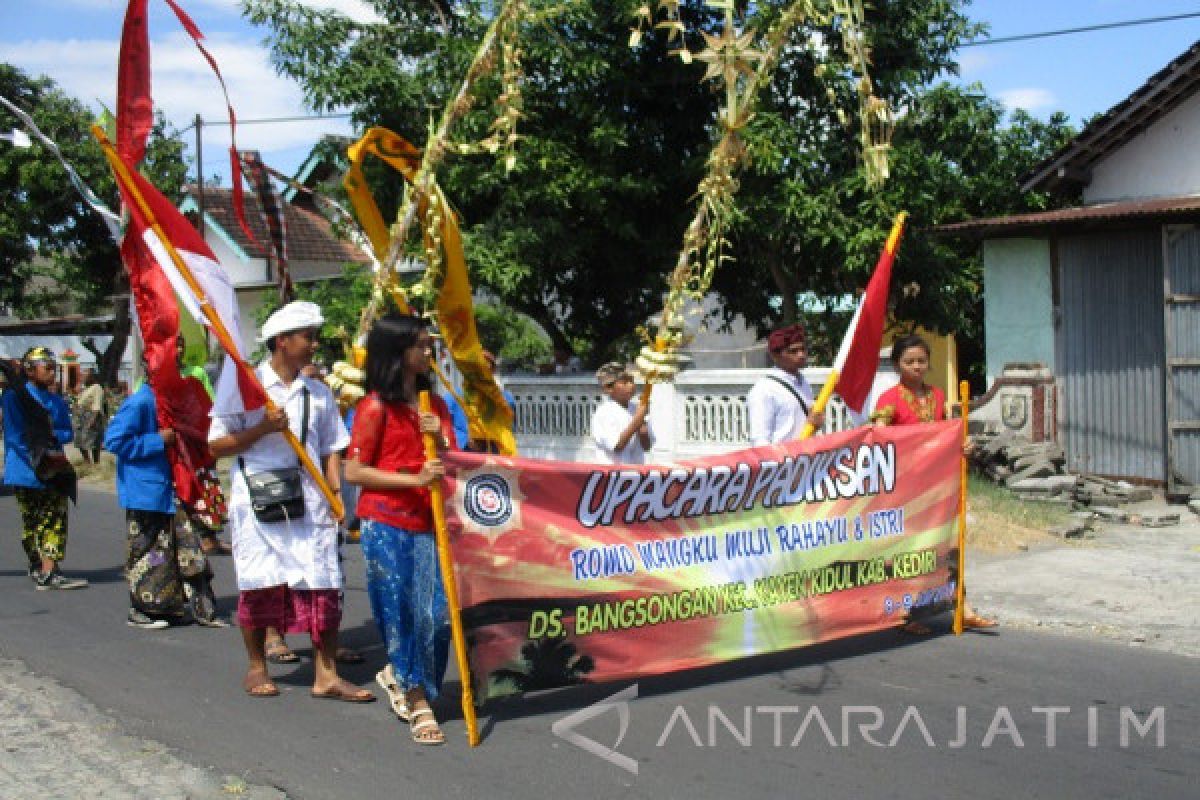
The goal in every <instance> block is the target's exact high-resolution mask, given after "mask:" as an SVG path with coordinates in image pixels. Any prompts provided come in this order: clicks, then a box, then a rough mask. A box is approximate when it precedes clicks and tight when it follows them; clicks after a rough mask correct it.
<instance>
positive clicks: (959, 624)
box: [954, 381, 971, 636]
mask: <svg viewBox="0 0 1200 800" xmlns="http://www.w3.org/2000/svg"><path fill="white" fill-rule="evenodd" d="M958 399H959V402H960V403H962V423H963V434H962V445H963V447H962V455H961V456H960V457H959V458H960V461H961V466H960V467H959V484H960V487H961V488H960V490H959V497H958V585H957V586H956V587H955V589H954V635H955V636H961V635H962V632H963V609H964V608H965V607H966V603H967V582H966V569H967V414H968V411H969V410H970V405H971V384H969V383H967V382H966V381H962V382H961V383H959V384H958Z"/></svg>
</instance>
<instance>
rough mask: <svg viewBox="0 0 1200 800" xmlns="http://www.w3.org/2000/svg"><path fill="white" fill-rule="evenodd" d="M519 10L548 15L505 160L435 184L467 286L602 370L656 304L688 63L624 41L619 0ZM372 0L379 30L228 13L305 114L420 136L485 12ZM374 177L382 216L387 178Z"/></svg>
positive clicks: (702, 128) (392, 186)
mask: <svg viewBox="0 0 1200 800" xmlns="http://www.w3.org/2000/svg"><path fill="white" fill-rule="evenodd" d="M533 4H534V5H539V6H551V5H554V6H560V7H562V9H563V11H562V13H558V14H555V15H553V16H550V17H548V18H546V19H545V20H544V21H543V22H541V23H539V24H535V25H531V26H530V27H529V29H528V31H527V34H528V35H527V36H526V38H525V40H524V42H523V46H524V69H525V72H526V74H527V75H528V76H529V80H528V82H527V84H526V86H525V89H524V97H523V113H524V114H525V118H524V120H523V121H522V125H521V128H520V134H521V135H522V137H524V138H523V141H522V142H521V145H520V149H519V154H518V161H517V165H516V168H515V169H514V170H513V171H512V172H511V173H506V171H505V169H504V167H503V166H502V165H499V164H497V163H494V162H493V161H491V160H490V159H487V158H483V157H469V158H459V159H456V160H454V161H453V162H452V163H451V164H449V165H448V167H447V168H446V169H445V170H444V171H443V173H442V175H441V182H442V185H443V186H444V187H445V188H446V191H447V194H448V196H449V197H450V199H451V201H452V202H453V203H455V204H456V205H457V209H458V211H459V212H460V213H461V216H462V219H463V231H464V235H465V239H466V241H465V245H466V248H467V258H468V263H469V264H470V269H471V273H472V276H473V282H474V283H475V285H476V286H477V287H480V288H486V289H487V290H488V291H489V292H490V293H491V294H493V295H495V296H496V297H499V298H501V299H502V301H503V303H504V304H505V305H506V306H508V307H510V308H512V309H514V310H516V311H519V312H521V313H523V314H525V315H527V316H529V317H530V318H532V319H533V320H535V321H536V322H537V323H538V324H539V325H540V326H541V327H542V328H543V329H544V330H545V331H546V332H547V333H548V334H549V336H550V338H551V340H552V341H553V344H554V346H555V347H558V348H562V349H565V350H569V351H573V352H576V353H579V354H580V355H581V356H583V357H585V358H589V359H590V360H593V361H598V360H604V359H607V358H609V357H614V356H616V355H618V354H628V353H629V352H630V351H631V350H632V349H633V347H634V344H635V343H634V338H633V331H634V329H635V328H636V327H637V325H639V324H640V323H642V322H643V321H644V320H645V318H646V317H647V316H649V315H650V314H652V313H653V312H655V311H656V310H657V309H658V307H660V306H661V300H660V293H661V292H662V291H663V288H664V283H663V275H664V274H665V273H666V271H667V268H668V266H669V265H670V264H671V263H672V262H673V260H674V256H675V253H676V251H677V250H678V247H679V241H680V236H681V233H682V231H683V226H684V225H685V223H686V220H687V218H688V216H689V215H690V210H689V209H688V207H687V199H688V197H690V196H691V194H692V193H693V192H694V191H695V187H696V181H697V180H698V179H699V176H700V174H701V166H702V160H703V157H704V156H705V155H706V152H707V147H708V141H709V134H708V131H707V129H706V126H707V124H708V123H709V121H710V119H711V113H712V109H713V107H714V103H713V99H712V98H711V97H710V96H709V95H708V93H707V92H706V91H704V90H702V89H701V88H700V87H699V85H698V83H697V73H696V68H695V67H688V66H686V65H683V64H681V63H680V62H679V60H678V59H673V58H670V57H668V55H667V54H666V52H665V49H664V48H661V47H642V48H639V49H636V50H631V49H630V48H629V47H628V46H627V42H628V39H629V25H630V22H631V19H632V18H631V16H630V15H629V12H630V11H631V10H632V8H633V4H632V3H631V2H629V0H588V1H587V2H555V3H547V2H543V3H533ZM372 5H373V6H374V7H375V8H376V10H377V11H378V12H379V13H380V14H381V15H382V16H383V17H385V18H386V19H387V20H388V22H389V23H390V24H389V25H387V26H378V27H363V28H359V27H358V26H355V25H354V24H353V23H350V22H349V21H348V20H346V19H345V18H344V17H340V16H338V15H336V14H330V13H327V12H319V11H313V10H311V9H305V8H300V7H296V6H293V5H291V4H289V3H287V2H285V1H284V0H248V1H247V2H245V3H244V6H245V8H246V9H247V12H248V16H249V17H250V19H251V20H252V21H254V22H256V23H259V24H263V25H266V26H267V27H268V28H269V30H270V36H269V42H270V45H271V48H272V53H273V58H274V63H275V65H276V67H277V68H278V69H279V70H280V71H281V72H282V73H284V74H286V75H289V76H292V77H294V78H296V79H297V80H298V81H299V82H300V84H301V85H302V86H303V88H304V91H305V97H306V101H307V103H308V104H309V105H310V106H311V107H313V108H314V109H330V108H334V107H339V106H349V107H350V108H351V109H352V110H353V113H354V119H355V122H356V124H358V125H360V126H363V127H366V126H369V125H383V126H386V127H389V128H391V129H392V130H394V131H396V132H397V133H400V134H401V135H404V136H406V137H407V138H409V139H410V140H412V141H414V142H415V143H417V144H421V143H422V142H423V140H424V132H425V130H426V126H427V125H428V124H429V118H430V115H431V113H433V114H436V113H437V110H438V109H440V108H441V107H442V106H443V105H444V104H445V102H446V100H447V97H448V95H449V94H450V93H451V92H453V91H454V90H455V89H456V88H457V85H458V83H459V81H460V80H461V78H462V76H463V74H464V73H465V71H466V66H467V63H468V62H469V59H470V57H471V55H472V54H473V52H474V49H475V47H476V45H477V44H478V41H479V40H480V38H481V36H482V33H483V30H484V29H485V27H486V24H487V21H488V13H489V12H490V10H491V9H490V8H488V6H489V5H490V4H485V3H478V2H453V3H446V4H445V5H446V6H448V7H452V11H453V13H451V14H446V15H443V14H442V13H440V12H439V11H438V9H437V8H436V7H435V4H431V3H429V2H428V0H391V1H390V2H382V1H379V2H374V3H372ZM444 21H448V22H449V26H448V27H445V26H444V25H443V22H444ZM496 88H497V87H496V86H494V85H488V86H485V87H484V93H483V94H484V96H482V97H481V98H480V102H479V103H478V104H477V107H476V110H475V111H474V112H472V114H471V115H470V116H469V117H468V118H467V120H466V121H465V124H464V126H463V128H462V131H461V136H459V137H458V138H461V139H470V138H472V137H474V138H479V137H480V136H481V135H482V133H483V131H484V130H485V129H486V127H487V125H488V124H489V123H490V121H491V118H492V112H491V110H490V107H489V104H490V102H491V99H492V97H491V95H489V94H488V92H492V93H493V94H494V92H495V90H496ZM375 177H376V180H374V183H373V185H374V186H376V187H381V188H380V189H379V190H377V194H378V195H379V198H380V201H381V202H380V205H381V208H382V210H383V212H384V215H385V218H388V219H392V218H394V214H395V208H396V205H397V198H398V196H399V181H398V179H396V178H395V176H394V175H389V174H387V173H386V172H383V171H380V172H377V173H376V176H375Z"/></svg>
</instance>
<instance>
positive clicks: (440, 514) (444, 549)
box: [418, 392, 479, 747]
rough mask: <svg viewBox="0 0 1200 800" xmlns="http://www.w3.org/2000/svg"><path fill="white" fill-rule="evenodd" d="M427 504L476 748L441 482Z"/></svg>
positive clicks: (424, 396)
mask: <svg viewBox="0 0 1200 800" xmlns="http://www.w3.org/2000/svg"><path fill="white" fill-rule="evenodd" d="M418 401H419V403H420V409H421V411H423V412H425V413H426V414H428V413H432V411H433V401H432V400H430V396H429V392H421V394H420V395H419V396H418ZM423 438H424V440H425V458H427V459H432V458H437V442H436V441H435V440H434V438H433V434H432V433H426V434H424V436H423ZM429 495H430V505H432V506H433V532H434V535H435V536H437V551H438V565H439V567H440V568H441V570H442V585H443V586H444V587H445V589H446V605H447V606H448V607H449V610H450V635H451V637H452V638H453V639H454V657H455V659H456V661H457V663H458V676H459V680H461V681H462V712H463V721H464V722H465V723H466V724H467V742H468V743H470V745H471V747H478V746H479V725H478V723H476V721H475V691H474V689H473V688H472V687H471V666H470V664H468V663H467V639H466V636H464V635H463V627H462V616H461V615H460V613H459V610H458V584H457V583H455V580H454V562H453V561H452V560H451V557H450V534H449V533H448V532H447V531H446V509H445V508H444V507H443V506H442V500H443V498H442V482H441V481H440V480H439V481H434V482H433V483H431V484H430V485H429Z"/></svg>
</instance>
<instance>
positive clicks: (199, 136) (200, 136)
mask: <svg viewBox="0 0 1200 800" xmlns="http://www.w3.org/2000/svg"><path fill="white" fill-rule="evenodd" d="M196 206H197V207H198V208H199V211H200V214H199V218H198V219H197V221H196V229H197V230H198V231H200V238H201V239H203V238H204V120H203V119H201V118H200V114H199V113H197V114H196Z"/></svg>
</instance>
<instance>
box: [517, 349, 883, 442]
mask: <svg viewBox="0 0 1200 800" xmlns="http://www.w3.org/2000/svg"><path fill="white" fill-rule="evenodd" d="M766 372H767V370H765V369H719V370H686V371H684V372H681V373H679V375H678V376H677V378H676V380H675V383H673V384H662V385H659V386H655V387H654V392H653V394H652V395H651V399H650V425H651V427H652V429H653V430H654V434H655V437H656V441H655V443H654V449H653V450H652V451H651V453H650V454H649V455H650V460H651V461H653V462H654V463H660V464H661V463H669V462H673V461H680V460H686V459H690V458H697V457H700V456H705V455H712V454H715V453H724V452H729V451H731V450H740V449H743V448H746V447H749V446H750V426H749V424H748V422H747V420H746V392H748V391H749V390H750V387H751V386H753V385H754V382H755V381H756V380H758V378H759V377H760V376H762V375H764V374H766ZM804 375H805V377H806V378H808V381H809V383H811V384H812V385H813V388H814V391H820V389H821V387H822V386H823V385H824V384H825V381H826V380H828V378H829V368H828V367H810V368H808V369H806V370H804ZM503 381H504V387H505V388H506V389H508V390H509V391H510V392H512V394H513V397H514V398H515V399H516V408H515V409H514V411H515V415H516V419H515V422H514V432H515V433H516V437H517V446H518V447H519V448H520V452H521V455H522V456H524V457H527V458H542V459H551V460H556V461H584V462H588V461H597V460H599V459H598V452H597V449H596V446H595V444H594V443H593V442H592V437H591V424H592V412H593V411H595V410H596V406H597V405H599V404H600V401H601V399H602V395H601V393H600V388H599V387H598V386H597V385H596V380H595V378H593V377H592V376H591V375H590V374H582V375H552V376H545V377H542V376H534V375H506V376H503ZM895 383H896V375H895V373H894V372H892V371H891V370H890V369H887V370H886V371H881V372H880V373H878V374H877V375H876V376H875V386H874V388H873V390H872V393H871V401H870V402H873V401H874V398H875V396H877V395H878V393H879V392H881V391H883V390H884V389H886V388H888V387H890V386H892V385H893V384H895ZM853 426H854V422H853V421H852V420H851V418H850V412H849V411H848V410H847V408H846V406H845V405H844V404H843V403H842V401H841V400H840V399H838V398H837V397H836V396H835V397H834V399H833V400H832V401H831V402H830V404H829V407H828V408H826V414H825V428H824V430H825V431H826V432H832V431H838V430H844V429H846V428H850V427H853Z"/></svg>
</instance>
